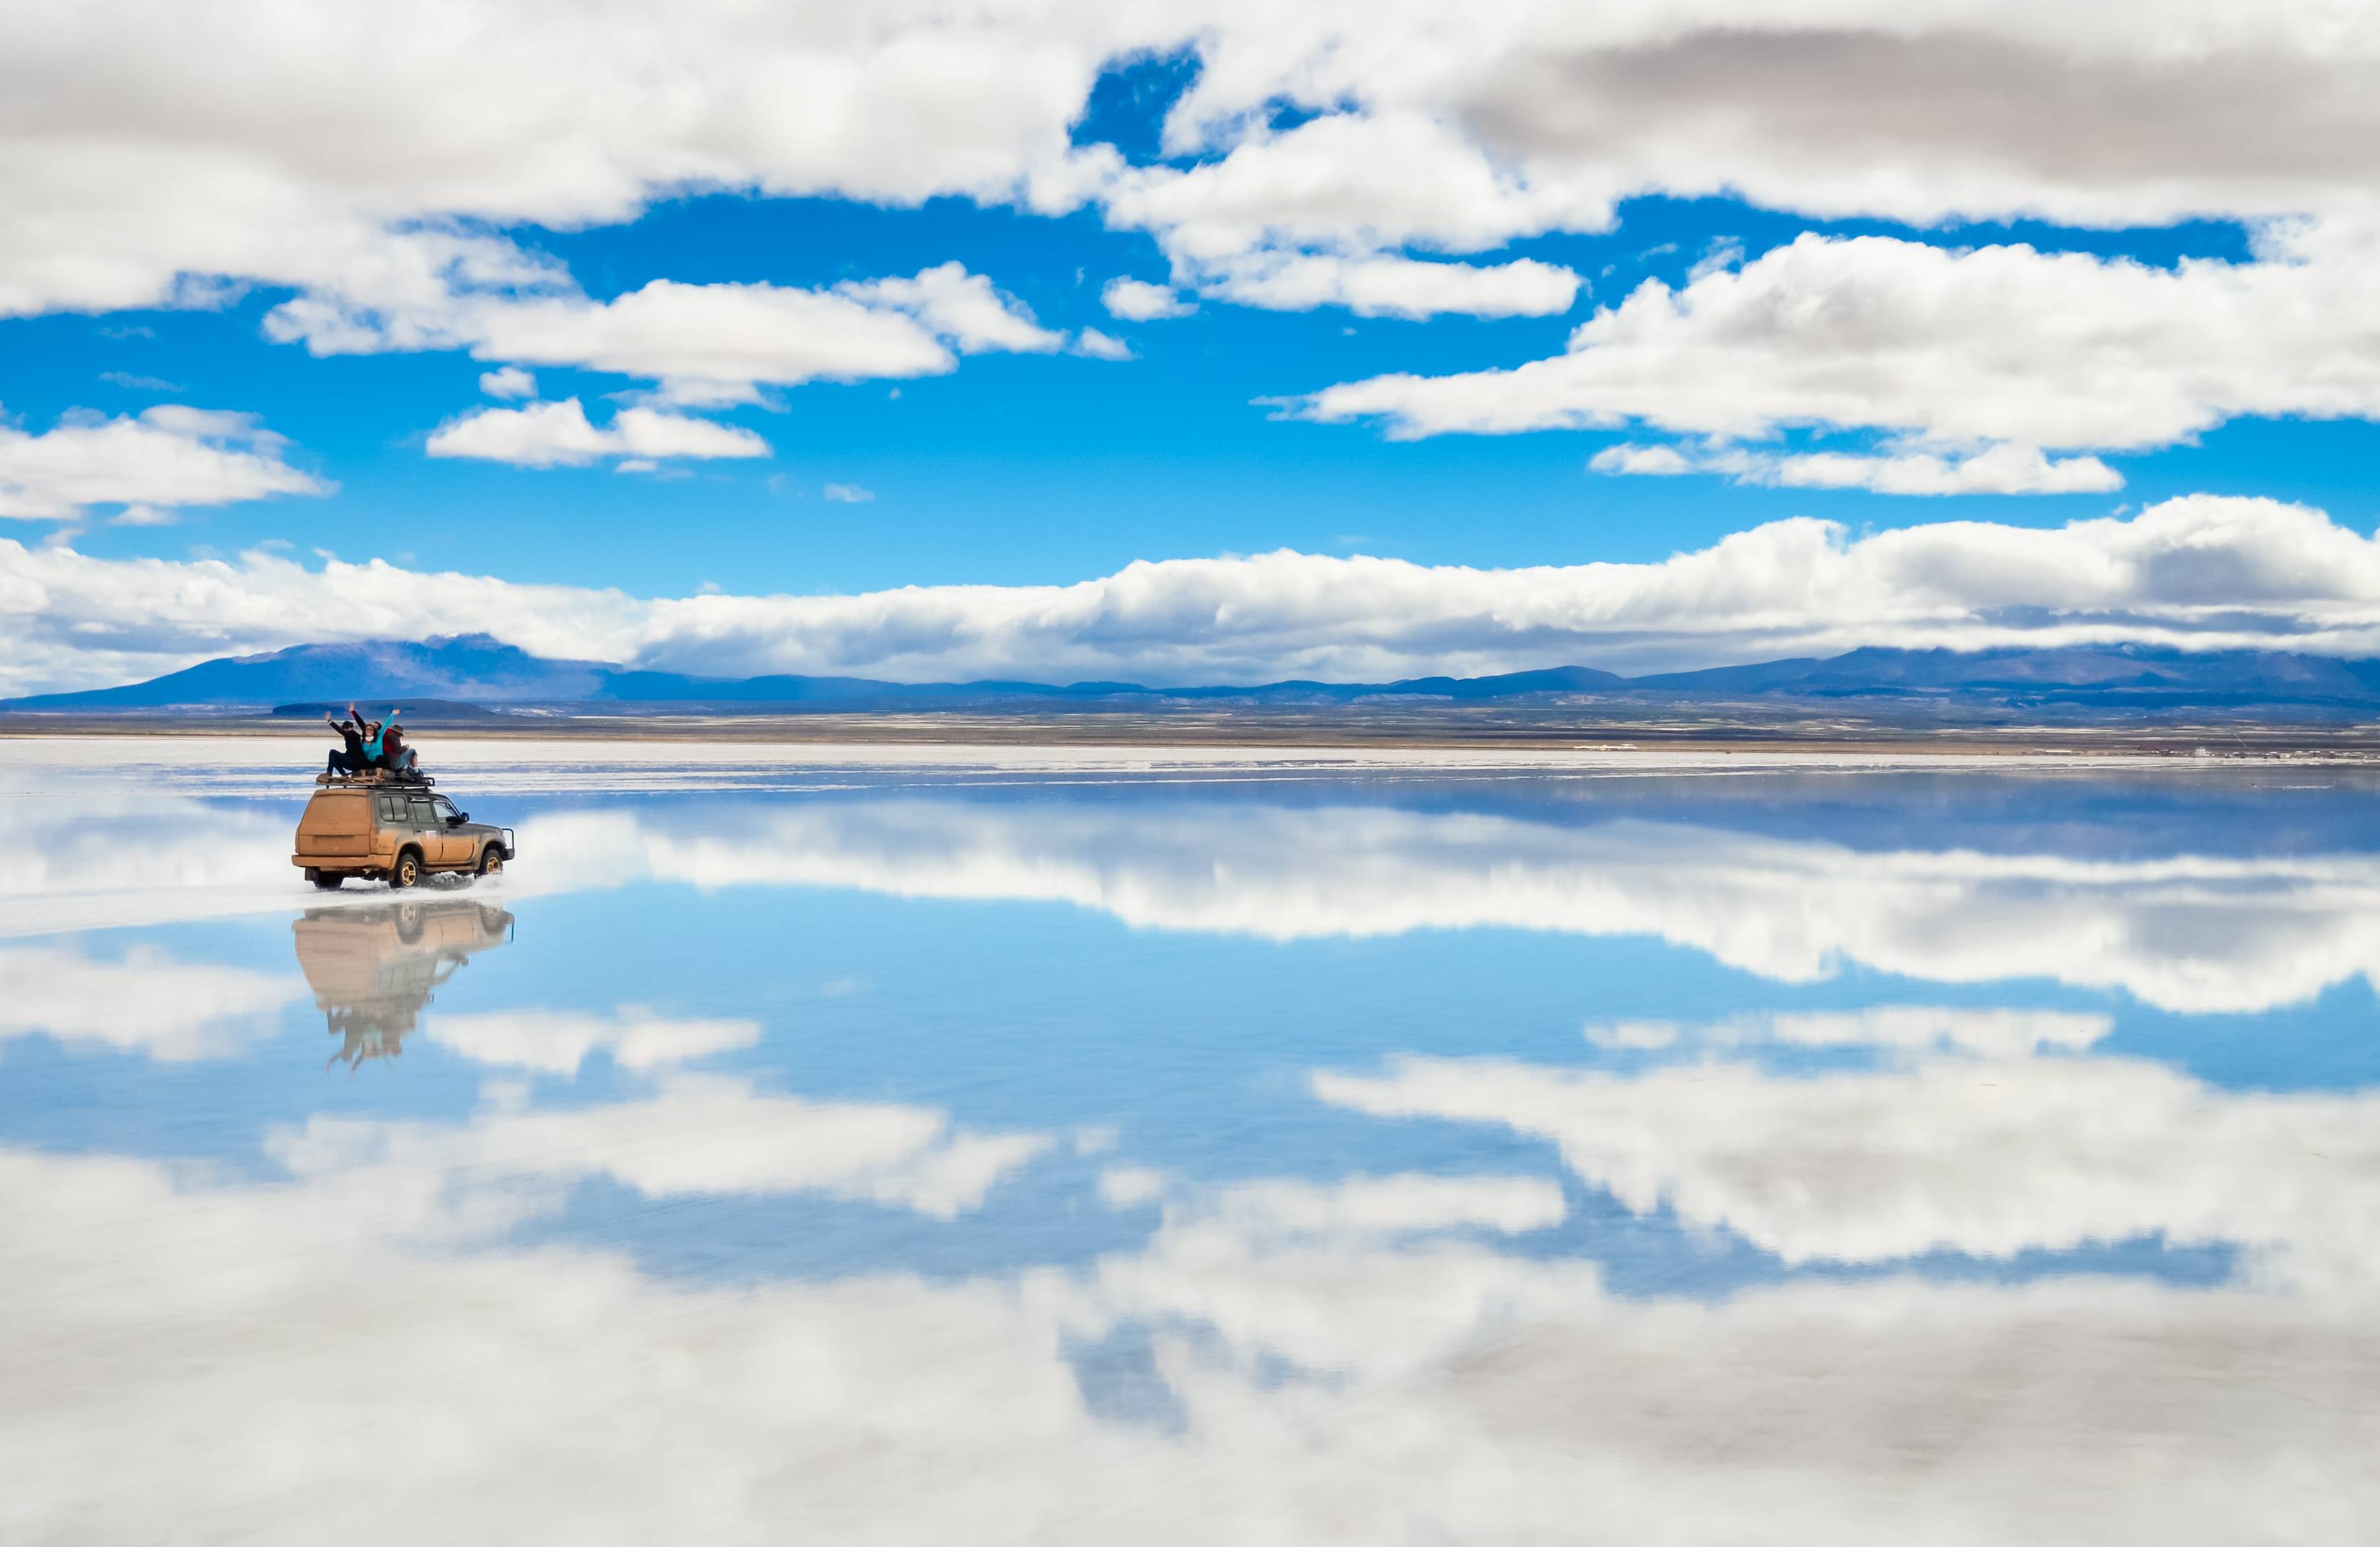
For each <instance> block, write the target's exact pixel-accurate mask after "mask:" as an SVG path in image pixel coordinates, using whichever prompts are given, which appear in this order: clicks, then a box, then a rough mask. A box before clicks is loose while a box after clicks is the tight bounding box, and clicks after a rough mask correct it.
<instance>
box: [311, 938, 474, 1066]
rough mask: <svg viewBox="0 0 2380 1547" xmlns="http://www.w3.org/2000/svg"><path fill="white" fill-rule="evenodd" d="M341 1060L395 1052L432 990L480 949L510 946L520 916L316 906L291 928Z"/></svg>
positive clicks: (354, 1062)
mask: <svg viewBox="0 0 2380 1547" xmlns="http://www.w3.org/2000/svg"><path fill="white" fill-rule="evenodd" d="M289 928H290V932H292V933H293V934H295V935H296V936H297V969H298V970H299V971H300V972H303V973H305V974H306V982H307V985H308V986H309V987H310V988H311V989H313V991H314V1006H315V1008H317V1009H319V1010H321V1011H322V1013H323V1016H324V1017H325V1020H326V1023H327V1025H328V1027H329V1029H330V1032H331V1035H333V1036H334V1037H337V1038H339V1039H340V1040H341V1041H340V1046H339V1050H338V1052H336V1053H335V1054H332V1060H333V1062H334V1063H345V1064H346V1065H347V1066H349V1067H353V1066H356V1065H358V1064H360V1063H362V1062H363V1061H364V1060H365V1059H367V1058H386V1057H394V1056H395V1054H397V1053H398V1052H400V1051H402V1049H401V1047H400V1045H399V1044H401V1043H402V1042H403V1041H405V1039H406V1037H407V1035H409V1034H410V1033H411V1032H412V1030H413V1029H414V1028H415V1026H417V1025H418V1024H419V1021H420V1017H421V1008H422V1006H423V1005H427V1004H429V1003H430V999H431V992H432V991H433V990H435V989H436V988H438V986H439V985H440V984H442V983H443V982H445V981H446V980H447V979H449V978H451V977H453V976H454V975H455V968H458V967H460V966H462V965H463V964H464V963H465V962H466V961H468V960H469V959H470V957H471V956H473V954H475V953H477V952H480V951H485V950H490V949H492V948H493V947H495V946H498V945H503V944H508V943H509V942H510V941H511V940H512V937H513V916H512V915H511V914H510V913H509V912H507V911H505V910H504V908H501V907H497V906H496V905H495V904H493V903H482V902H468V901H461V900H457V901H453V902H402V903H388V904H379V905H373V906H369V907H314V908H309V909H307V911H306V916H305V917H304V918H302V919H300V920H297V922H295V923H293V924H291V925H290V926H289Z"/></svg>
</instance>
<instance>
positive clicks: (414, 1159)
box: [273, 1075, 1050, 1219]
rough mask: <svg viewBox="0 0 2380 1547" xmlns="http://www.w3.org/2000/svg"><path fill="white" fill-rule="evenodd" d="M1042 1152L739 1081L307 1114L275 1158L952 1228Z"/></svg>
mask: <svg viewBox="0 0 2380 1547" xmlns="http://www.w3.org/2000/svg"><path fill="white" fill-rule="evenodd" d="M1049 1147H1050V1139H1049V1138H1048V1137H1047V1136H1045V1135H1041V1134H1029V1133H1010V1134H977V1133H970V1132H966V1131H964V1130H960V1129H954V1128H953V1127H951V1124H950V1119H949V1118H948V1117H947V1116H946V1115H944V1114H942V1113H940V1112H936V1111H932V1110H930V1109H929V1108H925V1107H917V1106H897V1105H892V1104H889V1103H881V1102H814V1101H806V1100H803V1099H801V1098H800V1097H795V1096H771V1095H762V1094H760V1093H759V1092H757V1091H755V1090H753V1089H752V1087H751V1086H750V1084H749V1083H748V1082H747V1081H744V1080H740V1079H732V1078H719V1077H698V1076H693V1075H679V1076H675V1077H673V1078H668V1079H665V1080H664V1081H662V1085H661V1088H660V1090H658V1091H657V1092H656V1093H655V1094H653V1095H651V1096H649V1097H646V1098H644V1099H641V1100H637V1101H630V1102H615V1103H613V1104H610V1105H604V1106H590V1107H579V1108H575V1109H564V1110H557V1111H545V1112H536V1111H517V1110H497V1111H491V1112H483V1113H481V1114H480V1115H477V1116H475V1117H474V1118H472V1119H471V1121H470V1122H468V1123H467V1124H463V1125H461V1126H449V1125H443V1124H429V1123H383V1122H373V1121H357V1120H353V1119H347V1118H331V1117H321V1116H317V1117H315V1118H313V1119H312V1120H310V1122H309V1123H308V1124H307V1125H306V1127H304V1128H303V1129H301V1130H298V1131H296V1132H294V1133H288V1134H284V1135H282V1136H280V1137H279V1138H278V1139H276V1140H275V1141H274V1145H273V1149H274V1153H275V1155H276V1156H277V1157H278V1158H279V1159H280V1160H281V1161H282V1162H283V1163H285V1164H286V1165H288V1166H289V1167H290V1169H292V1170H293V1171H296V1172H297V1173H299V1174H300V1175H325V1174H333V1173H346V1172H354V1171H357V1170H358V1169H359V1168H365V1167H370V1168H374V1169H378V1170H385V1171H388V1172H393V1173H397V1174H401V1175H406V1176H411V1177H428V1178H432V1179H436V1178H441V1177H455V1178H460V1179H464V1180H468V1181H469V1182H472V1183H478V1182H481V1181H484V1180H485V1179H487V1178H490V1177H508V1178H513V1179H515V1180H516V1181H519V1182H524V1183H532V1184H534V1183H545V1184H551V1185H557V1186H558V1185H562V1184H567V1183H570V1182H576V1181H578V1180H581V1179H583V1178H587V1177H594V1176H601V1177H606V1178H609V1179H610V1180H612V1181H613V1182H616V1183H618V1184H619V1185H621V1186H623V1187H625V1188H630V1189H631V1190H633V1191H635V1192H637V1193H640V1194H642V1195H643V1196H645V1197H647V1198H655V1199H661V1198H687V1197H694V1196H698V1195H707V1194H730V1193H762V1194H768V1193H794V1192H816V1193H822V1194H825V1195H827V1196H829V1197H832V1198H849V1199H858V1200H868V1201H871V1202H878V1203H889V1204H896V1205H899V1206H901V1207H904V1208H908V1209H914V1210H916V1211H917V1212H919V1213H923V1214H930V1215H933V1216H934V1217H936V1218H939V1219H952V1218H954V1217H956V1216H957V1215H959V1214H961V1213H964V1212H967V1211H969V1210H972V1209H974V1208H976V1207H977V1206H978V1205H979V1204H981V1203H982V1201H983V1197H984V1194H985V1193H987V1192H989V1191H990V1189H991V1188H992V1186H993V1185H994V1184H995V1183H997V1182H999V1181H1000V1180H1001V1179H1002V1177H1004V1176H1006V1175H1009V1174H1010V1173H1011V1172H1014V1170H1016V1169H1017V1168H1018V1167H1019V1166H1022V1165H1023V1164H1025V1163H1026V1162H1027V1161H1030V1160H1031V1159H1032V1158H1033V1157H1034V1156H1036V1155H1038V1154H1039V1153H1041V1152H1042V1151H1044V1150H1046V1149H1048V1148H1049Z"/></svg>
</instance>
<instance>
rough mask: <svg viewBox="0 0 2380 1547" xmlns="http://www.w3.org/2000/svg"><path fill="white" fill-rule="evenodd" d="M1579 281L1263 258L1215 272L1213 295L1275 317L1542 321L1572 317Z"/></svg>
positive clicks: (1515, 270) (1535, 274)
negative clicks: (1321, 313)
mask: <svg viewBox="0 0 2380 1547" xmlns="http://www.w3.org/2000/svg"><path fill="white" fill-rule="evenodd" d="M1580 284H1581V281H1580V279H1579V277H1578V275H1577V274H1573V273H1572V272H1571V271H1570V270H1568V269H1565V268H1560V267H1558V266H1556V265H1554V264H1552V263H1541V262H1537V261H1536V259H1534V258H1523V259H1520V260H1517V261H1515V262H1510V263H1498V264H1493V265H1488V266H1480V265H1475V264H1470V263H1447V262H1420V261H1418V260H1416V259H1412V258H1400V257H1369V258H1342V257H1337V256H1325V255H1319V254H1312V253H1300V254H1278V255H1266V256H1263V257H1260V258H1257V259H1254V260H1250V261H1247V262H1239V263H1234V264H1232V265H1230V266H1229V267H1226V268H1224V269H1222V270H1220V272H1219V273H1218V274H1216V275H1215V277H1214V278H1213V279H1212V280H1211V281H1210V282H1209V284H1208V291H1209V293H1210V294H1213V295H1217V296H1220V297H1221V298H1224V299H1225V300H1233V301H1238V302H1239V303H1240V304H1242V305H1244V306H1260V307H1264V308H1266V309H1268V310H1269V311H1313V310H1314V309H1315V308H1316V307H1319V306H1343V307H1345V308H1346V309H1347V310H1348V311H1353V312H1354V313H1355V314H1356V315H1357V316H1359V317H1405V318H1422V317H1433V316H1436V315H1438V314H1439V313H1440V312H1449V311H1458V312H1467V313H1469V314H1470V315H1472V316H1474V317H1544V316H1550V315H1553V314H1555V313H1557V312H1562V311H1569V310H1570V307H1571V302H1572V301H1573V300H1575V299H1576V298H1577V297H1578V288H1579V285H1580Z"/></svg>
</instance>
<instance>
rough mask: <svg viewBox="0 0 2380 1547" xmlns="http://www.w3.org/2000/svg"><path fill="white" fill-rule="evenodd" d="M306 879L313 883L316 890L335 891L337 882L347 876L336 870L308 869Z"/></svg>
mask: <svg viewBox="0 0 2380 1547" xmlns="http://www.w3.org/2000/svg"><path fill="white" fill-rule="evenodd" d="M306 879H307V880H309V881H310V882H312V883H314V890H316V891H317V892H335V891H337V890H338V889H339V883H341V882H343V881H345V880H346V879H347V878H346V876H345V875H343V874H341V873H340V872H339V871H307V872H306Z"/></svg>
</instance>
